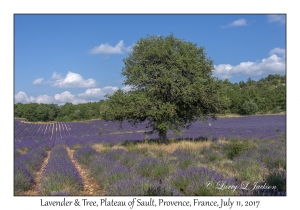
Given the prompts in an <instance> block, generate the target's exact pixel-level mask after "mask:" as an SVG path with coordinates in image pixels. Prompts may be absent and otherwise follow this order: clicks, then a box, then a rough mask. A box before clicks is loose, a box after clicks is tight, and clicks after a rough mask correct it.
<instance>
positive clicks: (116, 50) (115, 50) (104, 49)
mask: <svg viewBox="0 0 300 210" xmlns="http://www.w3.org/2000/svg"><path fill="white" fill-rule="evenodd" d="M131 51H132V46H129V47H125V46H124V41H123V40H121V41H119V43H118V44H117V45H116V46H114V47H113V46H111V45H109V44H108V43H105V44H100V45H99V46H98V47H94V48H93V49H92V50H91V51H90V53H91V54H123V53H125V52H131Z"/></svg>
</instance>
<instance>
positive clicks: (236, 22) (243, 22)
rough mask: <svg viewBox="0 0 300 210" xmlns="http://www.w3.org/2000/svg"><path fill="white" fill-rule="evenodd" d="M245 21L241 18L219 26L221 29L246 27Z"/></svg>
mask: <svg viewBox="0 0 300 210" xmlns="http://www.w3.org/2000/svg"><path fill="white" fill-rule="evenodd" d="M246 25H247V21H246V20H245V19H243V18H241V19H238V20H235V21H233V22H231V23H228V24H227V25H226V26H221V28H229V27H235V26H246Z"/></svg>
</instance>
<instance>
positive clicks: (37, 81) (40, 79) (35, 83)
mask: <svg viewBox="0 0 300 210" xmlns="http://www.w3.org/2000/svg"><path fill="white" fill-rule="evenodd" d="M43 79H44V78H38V79H36V80H34V81H33V83H32V84H34V85H37V84H41V83H42V81H43Z"/></svg>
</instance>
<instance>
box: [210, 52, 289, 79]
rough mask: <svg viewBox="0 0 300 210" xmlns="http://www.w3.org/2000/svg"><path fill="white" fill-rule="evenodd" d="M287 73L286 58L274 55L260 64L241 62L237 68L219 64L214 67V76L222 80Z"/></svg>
mask: <svg viewBox="0 0 300 210" xmlns="http://www.w3.org/2000/svg"><path fill="white" fill-rule="evenodd" d="M284 72H285V57H279V56H277V55H275V54H272V55H271V56H270V57H268V58H265V59H262V60H261V61H260V62H250V61H248V62H241V63H240V64H238V65H236V66H232V65H230V64H219V65H215V66H214V71H213V75H214V76H216V77H219V78H221V79H226V78H231V77H233V76H237V75H247V76H260V75H263V74H278V73H284Z"/></svg>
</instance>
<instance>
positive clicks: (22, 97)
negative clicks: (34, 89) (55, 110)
mask: <svg viewBox="0 0 300 210" xmlns="http://www.w3.org/2000/svg"><path fill="white" fill-rule="evenodd" d="M15 102H16V103H18V102H21V103H39V104H41V103H43V104H51V103H53V102H54V100H53V97H51V96H48V95H39V96H38V97H36V98H35V97H33V96H30V97H28V96H27V94H26V93H25V92H24V91H19V92H18V93H17V94H15Z"/></svg>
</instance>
